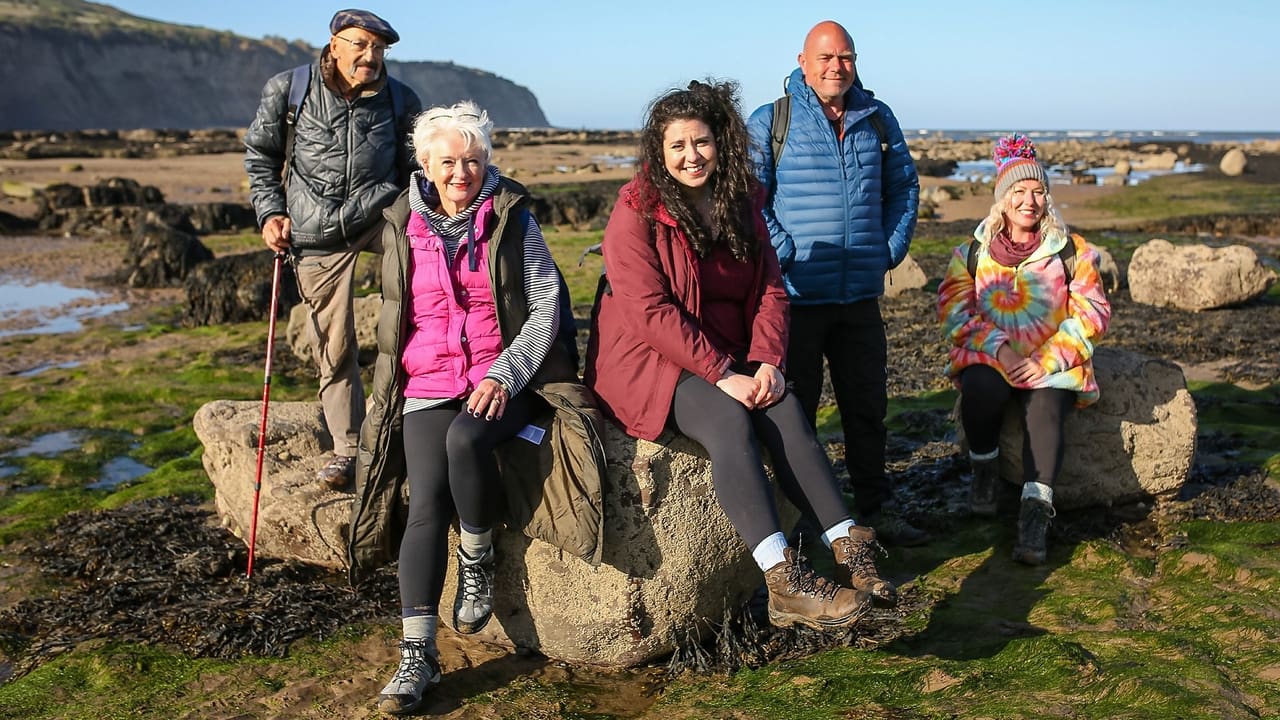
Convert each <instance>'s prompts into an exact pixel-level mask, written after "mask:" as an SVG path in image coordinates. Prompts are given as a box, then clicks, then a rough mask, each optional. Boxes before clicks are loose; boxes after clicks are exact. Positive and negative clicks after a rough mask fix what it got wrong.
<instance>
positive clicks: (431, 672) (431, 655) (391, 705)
mask: <svg viewBox="0 0 1280 720" xmlns="http://www.w3.org/2000/svg"><path fill="white" fill-rule="evenodd" d="M438 684H440V661H439V660H437V659H436V654H435V646H434V645H432V644H431V643H426V642H402V643H400V667H398V668H396V674H395V675H393V676H392V677H391V682H389V683H387V685H386V687H384V688H382V692H381V693H379V694H378V709H379V710H381V711H382V712H385V713H391V714H392V715H407V714H409V713H411V712H414V711H415V710H417V709H418V708H419V707H421V706H422V700H423V698H424V697H425V696H426V694H427V690H430V689H431V688H433V687H435V686H436V685H438Z"/></svg>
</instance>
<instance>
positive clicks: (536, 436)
mask: <svg viewBox="0 0 1280 720" xmlns="http://www.w3.org/2000/svg"><path fill="white" fill-rule="evenodd" d="M546 434H547V431H546V430H543V429H542V428H540V427H538V426H537V425H525V426H524V427H522V428H520V432H518V433H516V437H518V438H521V439H523V440H528V441H529V442H531V443H533V444H534V445H541V444H542V438H543V436H545V435H546Z"/></svg>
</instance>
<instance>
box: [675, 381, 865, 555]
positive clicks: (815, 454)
mask: <svg viewBox="0 0 1280 720" xmlns="http://www.w3.org/2000/svg"><path fill="white" fill-rule="evenodd" d="M671 421H672V424H674V425H675V428H676V429H677V430H679V431H680V432H681V433H682V434H684V435H687V436H688V437H690V438H692V439H693V440H694V441H695V442H697V443H698V444H700V445H702V447H704V448H706V450H707V455H708V456H710V458H711V479H712V483H713V484H714V486H715V491H716V500H717V502H719V503H720V507H721V509H723V510H724V514H725V515H726V516H727V517H728V518H729V522H731V523H733V527H734V529H736V530H737V531H738V534H739V535H740V536H742V539H743V541H745V542H746V543H747V548H748V549H754V548H755V546H756V545H759V544H760V541H761V540H764V539H765V538H767V537H769V536H770V535H772V534H774V533H776V532H782V524H781V522H780V521H779V519H778V506H777V504H776V503H775V502H774V496H773V486H772V485H771V484H770V482H769V477H768V475H766V474H765V471H764V459H763V457H762V455H761V452H760V446H761V444H762V443H763V445H764V447H765V448H768V450H769V456H770V458H771V459H772V460H773V472H774V475H775V476H777V478H778V483H779V485H780V486H781V487H782V492H783V493H784V494H785V495H786V497H787V499H788V500H790V501H791V502H792V504H794V505H795V506H796V507H798V508H800V510H801V511H802V512H805V513H807V514H809V515H810V516H814V515H816V517H817V519H818V521H819V523H821V525H822V528H823V529H826V528H829V527H831V526H832V525H835V524H836V523H838V522H840V521H842V520H848V519H849V513H848V511H847V510H846V509H845V506H844V498H843V497H842V496H841V495H840V489H839V487H837V486H836V479H835V476H834V475H833V474H832V472H831V463H829V462H827V455H826V453H825V452H823V450H822V446H821V445H819V444H818V441H817V439H816V438H815V437H814V434H813V429H812V428H811V427H810V426H809V425H808V424H807V423H806V422H805V418H804V414H803V411H802V410H801V409H800V403H799V402H798V401H797V400H796V398H795V396H794V395H792V394H791V393H787V394H785V395H783V396H782V399H781V400H779V401H778V402H776V403H774V404H773V405H770V406H769V407H767V408H763V409H757V410H748V409H747V408H746V406H744V405H743V404H742V403H740V402H738V401H737V400H734V399H733V398H731V397H729V396H728V395H726V394H725V393H724V392H723V391H721V390H720V389H719V388H717V387H716V386H714V385H712V384H710V383H708V382H707V381H706V380H703V379H702V378H700V377H696V376H694V375H690V374H688V373H686V374H685V376H684V378H683V379H682V380H681V381H680V383H679V384H678V385H676V393H675V397H674V398H673V399H672V403H671Z"/></svg>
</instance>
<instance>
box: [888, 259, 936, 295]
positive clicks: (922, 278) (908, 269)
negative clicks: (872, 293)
mask: <svg viewBox="0 0 1280 720" xmlns="http://www.w3.org/2000/svg"><path fill="white" fill-rule="evenodd" d="M928 283H929V276H928V275H925V274H924V270H923V269H921V267H920V263H918V262H916V260H915V258H913V257H911V255H909V254H908V255H907V256H906V257H904V258H903V259H902V262H901V263H898V267H896V268H893V269H892V270H890V271H888V272H886V273H885V274H884V295H885V297H895V296H897V295H900V294H902V293H904V292H906V291H908V290H919V289H920V288H922V287H924V286H925V285H927V284H928Z"/></svg>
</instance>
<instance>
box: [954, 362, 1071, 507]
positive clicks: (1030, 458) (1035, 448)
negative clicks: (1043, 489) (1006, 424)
mask: <svg viewBox="0 0 1280 720" xmlns="http://www.w3.org/2000/svg"><path fill="white" fill-rule="evenodd" d="M1075 398H1076V394H1075V393H1074V392H1072V391H1070V390H1057V389H1054V388H1041V389H1038V390H1019V389H1016V388H1013V387H1011V386H1010V385H1009V383H1007V382H1005V380H1004V378H1003V377H1002V376H1001V375H1000V373H999V372H998V371H996V369H995V368H990V367H987V366H986V365H972V366H970V367H967V368H965V369H964V370H962V371H961V372H960V423H961V425H963V426H964V436H965V438H966V439H968V441H969V449H970V450H971V451H972V452H974V453H975V454H978V455H985V454H987V453H989V452H991V451H993V450H995V449H996V447H997V446H998V445H999V442H1000V425H1001V423H1002V422H1003V421H1004V409H1005V405H1006V404H1008V403H1009V402H1010V401H1011V400H1014V401H1017V403H1018V407H1019V409H1020V410H1021V411H1022V481H1023V482H1038V483H1044V484H1045V485H1048V486H1050V487H1052V486H1053V482H1054V481H1055V480H1057V479H1058V471H1059V470H1061V469H1062V453H1063V446H1064V444H1065V442H1064V440H1065V430H1066V421H1067V413H1068V412H1070V411H1071V408H1072V406H1073V405H1074V404H1075Z"/></svg>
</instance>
